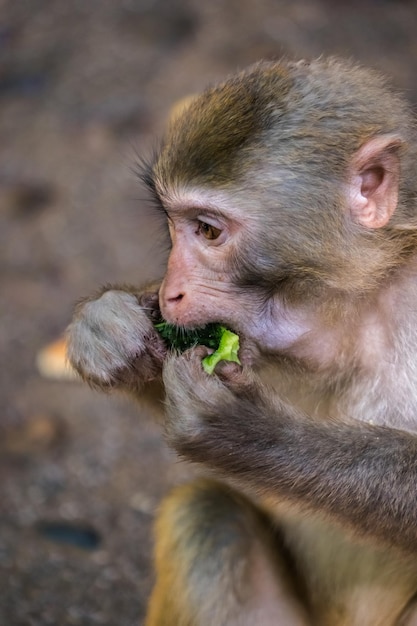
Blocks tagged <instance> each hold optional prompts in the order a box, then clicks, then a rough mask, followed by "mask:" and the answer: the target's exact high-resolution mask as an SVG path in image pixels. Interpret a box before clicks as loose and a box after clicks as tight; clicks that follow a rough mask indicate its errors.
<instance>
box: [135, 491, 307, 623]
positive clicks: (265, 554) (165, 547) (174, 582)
mask: <svg viewBox="0 0 417 626" xmlns="http://www.w3.org/2000/svg"><path fill="white" fill-rule="evenodd" d="M273 553H274V549H273V536H272V532H271V531H270V529H269V528H268V524H267V522H266V520H265V519H264V518H263V516H262V515H261V514H260V513H259V512H258V511H257V509H256V508H255V507H254V506H253V505H252V504H251V503H250V502H249V501H248V500H247V499H246V498H244V497H243V496H241V495H240V494H239V493H237V492H235V491H233V490H232V489H229V488H228V487H227V486H224V485H221V484H218V483H216V482H212V481H209V480H199V481H197V482H195V483H192V484H190V485H184V486H181V487H179V488H177V489H175V490H174V491H173V492H172V493H171V495H170V496H168V498H167V499H166V500H165V501H164V503H163V504H162V507H161V510H160V514H159V516H158V519H157V523H156V553H155V565H156V575H157V580H156V585H155V589H154V591H153V594H152V597H151V601H150V605H149V612H148V619H147V622H146V626H162V625H164V626H171V625H172V626H174V624H175V626H206V625H207V626H212V625H213V624H215V625H216V626H226V625H227V626H232V625H233V626H238V625H239V626H246V625H249V624H254V623H262V624H263V626H269V624H281V623H282V624H284V623H285V625H286V626H293V625H294V626H301V625H302V624H306V623H307V622H305V621H303V620H302V619H301V618H300V619H298V617H297V615H298V611H299V609H298V608H297V609H291V610H288V611H287V609H283V608H282V607H285V605H286V604H290V605H291V606H292V604H293V599H292V598H291V600H289V601H287V599H285V600H284V601H282V598H281V596H283V595H286V594H287V582H288V581H287V580H285V582H282V581H281V580H280V578H281V577H282V579H285V578H286V576H285V575H283V571H279V570H280V567H279V566H278V564H277V563H276V561H275V558H274V557H273V556H272V555H273ZM284 587H285V590H286V591H285V594H283V589H284ZM288 589H289V587H288ZM288 595H291V594H290V593H289V594H288ZM281 605H282V606H281ZM283 610H284V613H283V612H282V611H283ZM280 617H283V619H286V620H287V621H285V622H284V621H276V619H277V618H278V619H279V618H280ZM297 620H298V621H297Z"/></svg>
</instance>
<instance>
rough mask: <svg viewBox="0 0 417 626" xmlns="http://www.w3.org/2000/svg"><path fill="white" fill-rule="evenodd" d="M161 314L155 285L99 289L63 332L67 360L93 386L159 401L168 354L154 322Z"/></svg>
mask: <svg viewBox="0 0 417 626" xmlns="http://www.w3.org/2000/svg"><path fill="white" fill-rule="evenodd" d="M159 316H160V311H159V300H158V285H156V284H155V285H150V286H148V287H145V288H143V289H142V290H139V289H135V288H130V287H126V286H120V287H119V286H114V287H106V288H104V289H102V290H101V291H100V292H99V293H97V294H95V295H94V296H92V297H90V298H87V299H85V300H83V301H82V302H80V304H79V305H78V306H77V307H76V310H75V313H74V318H73V320H72V322H71V324H70V326H69V328H68V331H67V340H68V358H69V361H70V362H71V364H72V366H73V367H74V368H75V369H76V370H77V372H78V373H79V374H80V375H81V377H82V378H83V379H84V380H85V381H86V382H88V383H89V384H90V385H91V386H93V387H97V388H100V389H103V390H109V389H119V390H122V391H128V392H130V393H132V394H134V395H136V396H140V397H141V398H145V399H146V398H147V397H149V399H151V401H152V402H153V403H154V402H155V401H156V403H159V401H160V400H161V396H162V389H163V387H162V380H161V373H162V363H163V360H164V358H165V356H166V347H165V345H164V343H163V341H162V339H161V338H160V336H159V334H158V333H157V332H156V331H155V328H154V324H153V322H154V321H155V320H157V319H158V318H159ZM155 394H156V395H155Z"/></svg>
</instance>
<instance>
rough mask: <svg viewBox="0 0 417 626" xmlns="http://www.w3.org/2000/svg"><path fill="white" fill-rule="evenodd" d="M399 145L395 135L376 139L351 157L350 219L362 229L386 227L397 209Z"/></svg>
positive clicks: (400, 142) (399, 140) (399, 142)
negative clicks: (363, 227)
mask: <svg viewBox="0 0 417 626" xmlns="http://www.w3.org/2000/svg"><path fill="white" fill-rule="evenodd" d="M402 144H403V142H402V140H401V139H400V138H399V137H397V136H393V135H383V136H380V137H375V138H374V139H371V140H370V141H368V142H367V143H366V144H365V145H363V146H362V147H361V148H360V149H359V150H358V152H357V153H356V154H355V156H354V157H353V160H352V164H351V176H350V181H349V206H350V211H351V214H352V217H353V219H354V220H355V221H357V222H358V223H359V224H361V225H362V226H366V227H368V228H381V227H382V226H385V224H386V223H387V222H388V220H389V219H390V217H391V215H392V214H393V213H394V211H395V209H396V208H397V203H398V183H399V178H400V159H399V154H398V153H399V149H400V147H401V146H402Z"/></svg>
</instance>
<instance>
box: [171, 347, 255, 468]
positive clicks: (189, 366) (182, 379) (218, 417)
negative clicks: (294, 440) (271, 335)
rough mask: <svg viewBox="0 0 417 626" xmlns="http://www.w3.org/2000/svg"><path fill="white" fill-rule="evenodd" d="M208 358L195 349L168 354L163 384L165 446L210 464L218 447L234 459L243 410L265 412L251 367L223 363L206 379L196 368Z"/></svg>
mask: <svg viewBox="0 0 417 626" xmlns="http://www.w3.org/2000/svg"><path fill="white" fill-rule="evenodd" d="M207 353H208V351H207V348H205V347H204V346H197V347H196V348H192V349H190V350H187V351H186V352H184V353H183V354H172V355H170V356H169V357H168V358H167V360H166V361H165V364H164V370H163V380H164V385H165V391H166V400H167V402H166V404H167V410H166V412H167V417H166V434H167V437H168V441H169V443H170V444H171V445H172V446H173V447H174V448H175V449H176V450H177V452H178V453H179V454H181V455H182V456H184V457H186V458H188V459H190V460H193V461H197V462H203V463H208V464H211V459H212V455H214V456H215V455H216V450H219V446H220V448H221V449H222V454H224V453H225V450H226V448H227V449H228V450H229V451H230V454H233V450H234V449H236V443H237V442H238V441H239V439H240V436H241V434H242V431H243V429H244V421H245V413H247V409H248V407H251V408H252V410H254V408H255V405H257V406H258V408H259V410H260V411H261V412H263V411H265V407H264V406H263V405H264V394H263V388H262V383H261V382H260V381H259V380H257V378H256V375H255V374H254V373H253V371H252V370H251V369H250V368H247V367H242V366H241V365H238V364H237V363H231V362H225V361H223V362H221V363H219V364H218V365H217V366H216V369H215V373H214V374H211V375H209V374H207V373H206V372H205V371H204V370H203V367H202V365H201V360H202V358H203V357H204V356H206V355H207ZM261 407H262V408H261ZM230 416H235V417H234V419H231V417H230ZM236 416H239V417H238V419H236ZM251 422H252V420H251ZM237 447H239V446H237Z"/></svg>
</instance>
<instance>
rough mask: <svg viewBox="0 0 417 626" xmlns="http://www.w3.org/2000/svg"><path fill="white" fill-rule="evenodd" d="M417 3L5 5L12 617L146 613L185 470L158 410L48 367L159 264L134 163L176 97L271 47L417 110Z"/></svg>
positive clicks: (5, 441) (2, 391)
mask: <svg viewBox="0 0 417 626" xmlns="http://www.w3.org/2000/svg"><path fill="white" fill-rule="evenodd" d="M416 6H417V5H416V3H415V2H412V1H409V2H406V1H391V2H389V1H388V0H386V1H385V2H384V1H383V0H375V1H373V2H372V1H371V0H362V1H361V2H355V1H350V2H345V3H344V2H338V1H337V0H336V1H334V0H333V1H332V0H328V1H327V2H325V1H320V0H312V1H311V2H310V1H307V0H305V1H300V0H288V1H281V2H280V1H274V0H224V1H220V0H210V1H208V2H199V1H197V0H122V1H117V0H89V1H87V2H86V1H84V0H78V1H77V0H70V1H67V0H20V1H19V2H16V1H15V0H0V279H1V292H0V303H1V307H0V317H1V324H0V353H1V358H2V367H1V376H0V406H1V414H0V624H2V625H3V624H4V625H7V626H26V625H30V626H40V625H42V626H48V625H51V626H56V625H60V626H62V625H66V624H68V625H83V626H84V625H85V626H87V625H89V626H90V625H94V624H104V625H106V626H131V625H132V626H133V625H134V624H135V625H139V624H141V623H142V621H143V616H144V611H145V605H146V598H147V596H148V593H149V590H150V587H151V581H152V573H151V546H152V539H151V537H152V535H151V524H152V520H153V516H154V511H155V507H156V506H157V503H158V501H159V500H160V498H161V497H162V495H163V494H164V493H165V492H166V490H167V489H168V488H169V486H170V485H172V484H174V483H176V482H178V481H180V480H184V478H185V477H186V475H187V472H188V470H187V467H186V466H185V465H183V464H181V463H179V462H177V461H176V460H175V457H174V455H173V454H171V453H170V452H169V451H168V450H167V448H166V447H165V445H164V443H163V441H162V438H161V434H160V428H159V427H158V425H157V424H156V423H155V422H154V421H153V420H152V416H150V415H148V414H147V413H146V411H145V410H138V408H137V407H134V406H133V405H131V404H130V403H129V402H128V401H127V400H125V399H122V398H112V397H107V396H104V395H99V394H96V393H94V392H92V391H90V390H89V389H88V388H85V387H84V386H82V385H81V384H78V383H75V382H72V383H71V382H64V381H52V380H47V379H44V378H42V377H41V376H40V375H39V373H38V372H37V370H36V367H35V359H36V354H37V352H38V351H39V350H40V349H41V348H42V347H43V346H44V345H45V344H47V343H48V342H50V341H52V340H54V339H56V338H57V337H58V336H59V335H60V334H61V332H62V331H63V329H64V328H65V326H66V325H67V323H68V322H69V320H70V317H71V311H72V307H73V304H74V302H75V301H76V300H77V299H78V298H79V297H81V296H82V295H85V294H88V293H90V292H91V291H92V290H94V289H96V288H97V287H98V286H99V285H101V284H103V283H111V282H130V283H141V282H143V281H144V280H147V279H149V278H153V277H156V276H158V275H159V274H160V273H161V268H162V267H163V262H164V256H165V251H166V247H167V242H166V235H165V232H164V229H163V226H162V225H161V224H160V223H158V221H157V219H156V217H155V216H153V215H152V211H151V209H150V207H149V205H148V204H147V202H146V200H145V199H144V191H143V189H141V187H140V185H139V183H138V181H137V178H136V176H135V173H134V170H135V164H136V163H137V160H138V155H146V154H149V153H150V152H151V150H152V147H153V145H155V137H157V136H158V134H160V133H161V131H162V129H163V126H164V122H165V120H166V117H167V115H168V112H169V110H170V108H171V106H172V105H173V103H175V102H176V101H177V100H178V99H180V98H181V97H183V96H184V95H187V94H190V93H194V92H195V91H197V90H199V89H201V88H202V87H203V86H204V85H205V84H206V83H207V82H210V81H213V80H215V79H216V78H219V77H222V76H224V75H225V74H227V73H229V72H230V71H232V70H234V69H236V68H238V67H240V68H241V67H243V66H245V65H247V64H248V63H250V62H252V61H255V60H257V59H259V58H276V57H279V56H281V55H286V56H291V57H292V56H295V57H312V56H313V57H314V56H318V55H320V54H323V53H324V54H329V53H330V54H338V55H344V56H349V57H353V58H356V59H358V60H359V61H362V62H364V63H366V64H369V65H372V66H374V67H376V68H379V69H381V70H383V71H385V72H387V73H388V74H390V75H391V76H392V77H393V81H394V84H395V85H396V86H397V87H400V88H402V89H404V90H405V91H406V92H407V94H408V97H409V98H410V99H411V101H412V102H413V103H415V102H416V101H417V72H416V70H417V37H416V32H417V8H416ZM371 106H372V103H371ZM214 626H215V625H214Z"/></svg>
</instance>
